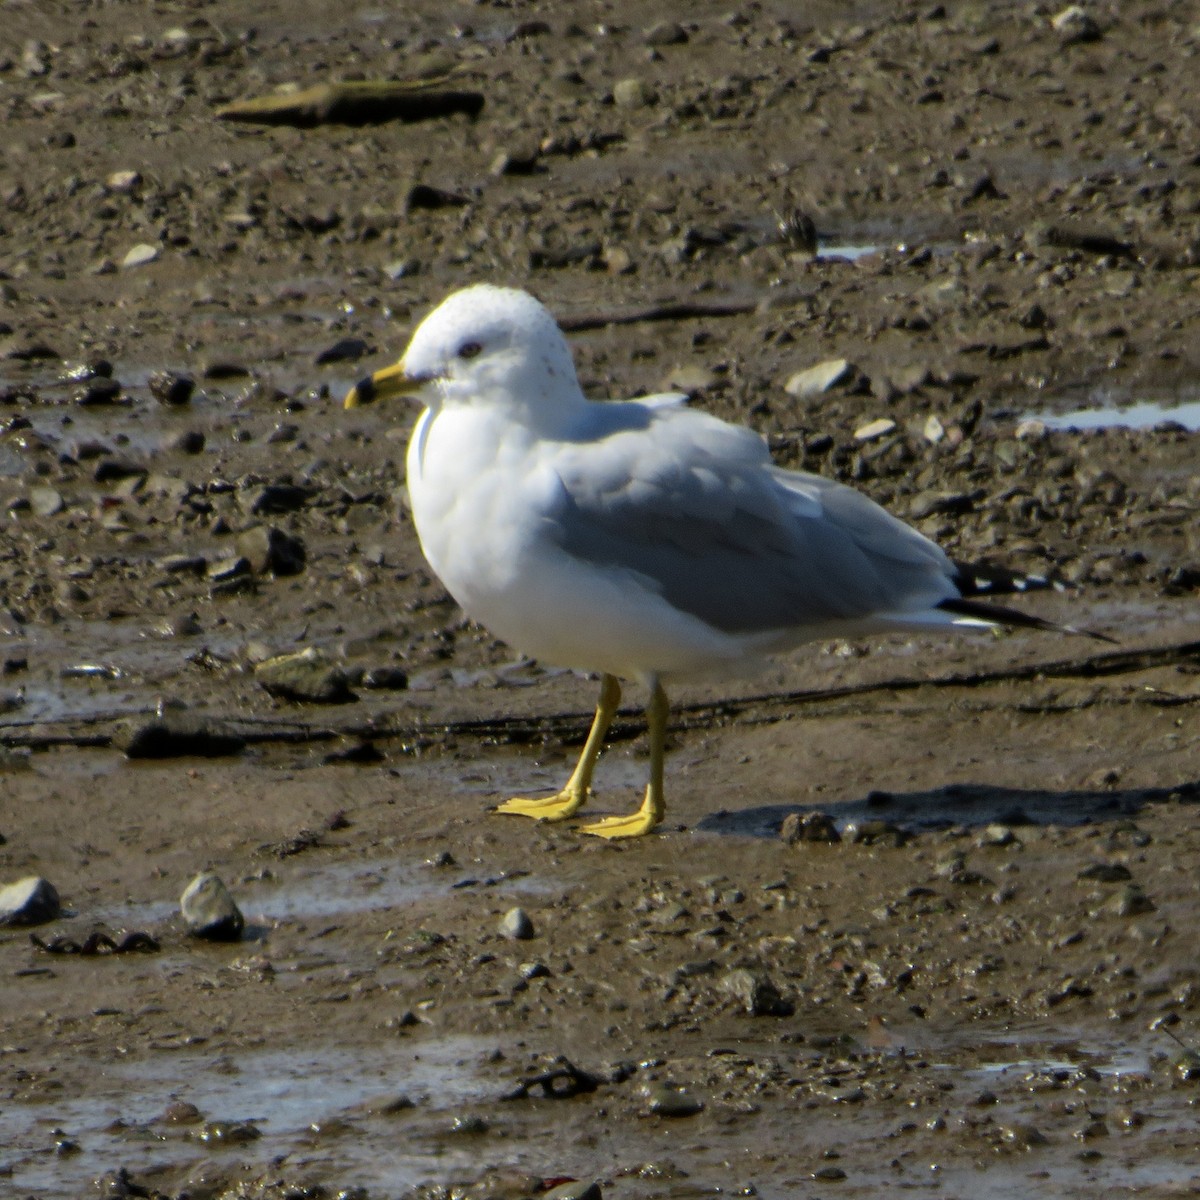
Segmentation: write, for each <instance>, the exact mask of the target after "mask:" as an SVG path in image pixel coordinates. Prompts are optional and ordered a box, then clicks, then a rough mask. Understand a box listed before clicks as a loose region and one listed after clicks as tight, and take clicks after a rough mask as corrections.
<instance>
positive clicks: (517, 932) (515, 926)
mask: <svg viewBox="0 0 1200 1200" xmlns="http://www.w3.org/2000/svg"><path fill="white" fill-rule="evenodd" d="M500 933H501V934H502V935H503V936H504V937H506V938H511V939H512V940H513V941H515V942H527V941H528V940H529V939H530V938H531V937H533V922H532V921H531V920H530V919H529V914H528V913H527V912H526V911H525V910H524V909H523V908H510V909H509V910H508V912H506V913H505V914H504V916H503V917H502V918H501V920H500Z"/></svg>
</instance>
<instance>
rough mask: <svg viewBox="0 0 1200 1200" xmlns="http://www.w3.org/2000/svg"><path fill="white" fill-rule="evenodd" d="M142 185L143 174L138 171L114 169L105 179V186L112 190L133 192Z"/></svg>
mask: <svg viewBox="0 0 1200 1200" xmlns="http://www.w3.org/2000/svg"><path fill="white" fill-rule="evenodd" d="M141 185H142V176H141V174H140V173H139V172H137V171H114V172H113V173H112V174H111V175H110V176H109V177H108V178H107V179H106V180H105V181H104V186H105V187H106V188H108V190H109V191H110V192H122V193H124V192H132V191H133V190H134V189H135V188H138V187H141Z"/></svg>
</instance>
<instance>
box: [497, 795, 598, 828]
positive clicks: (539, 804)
mask: <svg viewBox="0 0 1200 1200" xmlns="http://www.w3.org/2000/svg"><path fill="white" fill-rule="evenodd" d="M586 798H587V797H586V795H585V794H583V793H580V792H574V791H571V790H569V789H567V788H564V789H563V790H562V791H561V792H559V793H558V795H557V796H546V797H545V798H544V799H542V800H526V799H525V798H524V797H523V796H514V797H513V798H512V799H511V800H505V802H504V803H503V804H497V805H496V807H495V808H494V809H493V810H492V811H493V812H498V813H513V814H514V815H516V816H518V817H533V819H534V820H535V821H565V820H566V819H567V818H568V817H572V816H574V815H575V814H576V813H577V812H578V811H579V809H580V807H581V806H582V805H583V802H584V800H585V799H586Z"/></svg>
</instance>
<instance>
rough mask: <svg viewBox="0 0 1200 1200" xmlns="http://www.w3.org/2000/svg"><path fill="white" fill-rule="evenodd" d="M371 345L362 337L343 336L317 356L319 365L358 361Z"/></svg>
mask: <svg viewBox="0 0 1200 1200" xmlns="http://www.w3.org/2000/svg"><path fill="white" fill-rule="evenodd" d="M370 349H371V347H370V346H369V345H368V344H367V343H366V342H365V341H363V339H362V338H355V337H348V338H341V339H339V340H338V341H336V342H334V343H333V345H332V346H326V347H325V349H324V350H322V351H321V352H320V353H319V354H318V355H317V357H316V364H317V366H318V367H323V366H325V365H326V364H327V363H340V362H357V361H358V360H359V359H360V358H362V356H363V355H364V354H366V353H368V352H369V351H370Z"/></svg>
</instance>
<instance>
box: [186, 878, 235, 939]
mask: <svg viewBox="0 0 1200 1200" xmlns="http://www.w3.org/2000/svg"><path fill="white" fill-rule="evenodd" d="M179 909H180V912H182V913H183V919H184V921H185V922H186V923H187V927H188V932H189V933H191V934H192V935H193V936H195V937H201V938H207V939H208V940H209V941H210V942H236V941H237V940H238V938H240V937H241V936H242V930H243V929H244V928H245V927H246V919H245V918H244V917H243V916H242V913H241V910H240V909H239V908H238V906H237V904H236V903H234V899H233V897H232V896H231V895H230V894H229V889H228V888H227V887H226V886H225V885H224V883H222V882H221V880H220V879H219V878H218V877H217V876H216V875H213V874H210V873H207V872H206V873H205V874H203V875H197V876H196V878H195V879H193V880H192V882H191V883H189V884H188V885H187V888H186V889H185V890H184V893H183V895H182V896H181V897H180V898H179Z"/></svg>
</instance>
